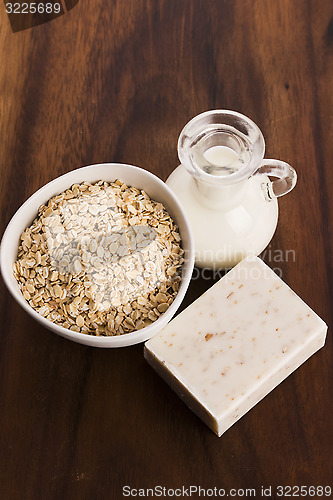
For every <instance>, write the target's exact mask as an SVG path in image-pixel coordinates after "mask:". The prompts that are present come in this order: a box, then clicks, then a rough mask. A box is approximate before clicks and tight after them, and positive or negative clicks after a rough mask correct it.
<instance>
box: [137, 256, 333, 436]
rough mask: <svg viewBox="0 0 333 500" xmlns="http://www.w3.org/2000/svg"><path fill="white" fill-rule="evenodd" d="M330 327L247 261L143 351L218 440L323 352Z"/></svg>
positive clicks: (276, 279) (263, 267) (261, 267)
mask: <svg viewBox="0 0 333 500" xmlns="http://www.w3.org/2000/svg"><path fill="white" fill-rule="evenodd" d="M326 332H327V326H326V324H325V323H324V321H323V320H321V319H320V318H319V316H317V314H316V313H314V312H313V311H312V309H310V307H309V306H307V305H306V304H305V303H304V302H303V301H302V300H301V299H300V298H299V297H298V296H297V295H296V294H295V293H294V292H293V291H292V290H291V289H290V288H289V287H288V285H286V284H285V283H284V282H283V281H282V280H281V279H280V278H279V277H278V276H277V275H276V274H275V273H274V272H273V271H272V270H271V269H270V268H269V267H268V266H267V265H266V264H265V263H264V262H263V261H262V260H260V259H259V258H246V259H244V260H243V261H242V262H240V263H239V264H238V265H237V266H236V267H234V268H233V269H232V270H231V271H230V272H229V273H228V274H226V275H225V276H224V277H223V278H222V279H221V280H220V281H219V282H217V283H216V284H215V285H214V286H212V287H211V288H210V289H209V290H208V291H207V292H206V293H204V294H203V295H202V296H201V297H199V298H198V299H197V300H196V301H195V302H193V303H192V304H191V305H190V306H189V307H187V309H185V310H184V311H183V312H181V313H180V314H179V315H178V316H177V317H176V318H175V319H173V320H172V321H171V322H170V323H169V324H168V325H167V326H166V327H165V328H164V329H163V330H162V331H161V333H160V334H158V335H157V336H155V337H153V338H152V339H150V340H149V341H148V342H146V344H145V358H146V360H147V361H148V362H149V363H150V364H151V366H152V367H153V368H154V369H155V370H156V371H157V372H158V373H159V374H160V375H161V376H162V377H163V378H164V379H165V381H166V382H167V383H168V384H169V385H170V386H171V387H172V388H173V389H174V390H175V391H176V392H177V393H178V395H179V396H180V397H181V398H182V399H183V400H184V402H185V403H186V404H187V405H188V406H189V407H190V408H191V409H192V410H193V411H194V412H195V413H196V414H197V415H198V416H199V417H200V418H201V419H202V420H203V421H204V422H205V423H206V424H207V425H208V426H209V427H210V428H211V429H212V430H213V431H214V432H215V433H216V434H217V435H218V436H221V435H222V434H223V433H224V432H225V431H226V430H227V429H228V428H229V427H230V426H231V425H233V424H234V423H235V422H236V421H237V420H238V419H239V418H241V417H242V416H243V415H244V414H245V413H246V412H247V411H248V410H250V409H251V408H252V407H253V406H254V405H256V404H257V403H258V402H259V401H260V400H261V399H262V398H263V397H264V396H266V395H267V394H268V393H269V392H270V391H271V390H272V389H274V387H276V386H277V385H278V384H279V383H280V382H282V380H284V379H285V378H286V377H287V376H288V375H290V373H291V372H293V371H294V370H295V369H296V368H298V367H299V366H300V365H301V364H302V363H303V362H304V361H305V360H306V359H308V358H309V357H310V356H311V355H312V354H314V353H315V352H316V351H317V350H318V349H320V348H321V347H322V346H323V345H324V343H325V338H326Z"/></svg>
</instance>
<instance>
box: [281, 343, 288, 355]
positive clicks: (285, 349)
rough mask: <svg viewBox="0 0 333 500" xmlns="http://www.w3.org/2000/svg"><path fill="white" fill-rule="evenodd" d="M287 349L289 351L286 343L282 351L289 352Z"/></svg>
mask: <svg viewBox="0 0 333 500" xmlns="http://www.w3.org/2000/svg"><path fill="white" fill-rule="evenodd" d="M287 351H288V347H287V346H286V345H285V346H283V347H282V352H283V354H284V353H285V352H287Z"/></svg>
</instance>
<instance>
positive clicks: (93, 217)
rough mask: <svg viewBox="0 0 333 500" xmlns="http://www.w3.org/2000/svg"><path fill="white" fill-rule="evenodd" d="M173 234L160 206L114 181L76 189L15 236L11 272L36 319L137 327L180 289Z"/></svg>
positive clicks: (114, 329)
mask: <svg viewBox="0 0 333 500" xmlns="http://www.w3.org/2000/svg"><path fill="white" fill-rule="evenodd" d="M180 242H181V238H180V234H179V231H178V227H177V226H176V224H175V223H174V221H173V220H172V218H171V217H170V215H169V214H168V213H167V211H166V209H165V208H164V206H163V205H162V204H161V203H159V202H156V201H154V200H151V199H150V198H149V196H148V195H147V193H145V192H144V191H142V190H139V189H136V188H133V187H128V186H127V185H126V184H124V183H123V182H121V181H120V180H116V181H115V182H112V183H109V182H103V181H98V182H96V183H94V184H90V183H88V182H83V183H81V184H74V185H73V186H72V187H71V189H68V190H66V191H65V192H63V193H60V194H59V195H57V196H54V197H53V198H51V199H50V200H49V201H48V202H47V203H46V204H44V205H42V206H41V207H40V208H39V211H38V214H37V217H36V218H35V220H34V221H33V223H32V224H31V226H30V227H28V228H26V229H25V231H24V232H23V233H22V236H21V243H20V245H19V249H18V255H17V260H16V262H15V263H14V265H13V273H14V276H15V278H16V279H17V281H18V284H19V287H20V289H21V291H22V294H23V296H24V298H25V299H26V300H27V301H28V302H29V304H30V305H31V307H33V308H34V309H35V310H36V311H37V312H38V313H39V314H41V315H43V316H44V317H46V318H47V319H49V320H50V321H53V322H54V323H56V324H58V325H60V326H63V327H65V328H68V329H70V330H72V331H75V332H81V333H85V334H89V335H98V336H101V335H102V336H113V335H121V334H124V333H130V332H133V331H135V330H139V329H141V328H144V327H145V326H147V325H149V324H151V323H152V322H153V321H156V319H157V318H158V317H159V316H160V315H161V314H163V313H164V312H165V311H167V309H168V308H169V307H170V305H171V304H172V302H173V300H174V298H175V296H176V295H177V292H178V290H179V286H180V282H181V268H182V263H183V257H182V256H183V250H182V247H181V244H180Z"/></svg>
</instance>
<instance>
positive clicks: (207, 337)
mask: <svg viewBox="0 0 333 500" xmlns="http://www.w3.org/2000/svg"><path fill="white" fill-rule="evenodd" d="M212 336H213V334H212V333H206V335H205V339H206V342H208V340H209V339H211V338H212Z"/></svg>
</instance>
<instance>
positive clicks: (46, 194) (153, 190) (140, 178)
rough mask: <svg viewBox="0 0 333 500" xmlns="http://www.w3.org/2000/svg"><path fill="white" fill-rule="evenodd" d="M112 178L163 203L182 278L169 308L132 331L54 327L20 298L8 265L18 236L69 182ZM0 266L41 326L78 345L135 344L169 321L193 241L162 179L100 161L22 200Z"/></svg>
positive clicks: (184, 283)
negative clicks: (180, 254) (174, 230)
mask: <svg viewBox="0 0 333 500" xmlns="http://www.w3.org/2000/svg"><path fill="white" fill-rule="evenodd" d="M116 179H120V180H122V181H123V182H124V183H125V184H127V185H129V186H134V187H136V188H139V189H144V190H145V191H146V192H147V194H148V195H149V196H150V197H151V198H152V199H154V200H156V201H159V202H161V203H163V205H164V206H165V207H166V209H167V211H168V212H169V214H170V215H171V216H172V218H173V219H174V220H175V222H176V224H177V225H178V227H179V231H180V235H181V239H182V246H183V249H184V251H185V255H184V258H185V263H184V265H183V272H182V280H181V285H180V288H179V291H178V294H177V296H176V298H175V300H174V301H173V303H172V304H171V306H170V307H169V309H168V310H167V311H166V312H165V313H164V314H162V315H161V316H160V317H159V318H158V319H157V320H156V321H154V322H153V323H152V324H151V325H149V326H147V327H145V328H142V329H141V330H137V331H135V332H132V333H127V334H124V335H119V336H115V337H95V336H91V335H86V334H84V333H78V332H74V331H71V330H68V329H67V328H63V327H62V326H58V325H56V324H54V323H52V322H51V321H49V320H47V319H46V318H44V317H43V316H41V315H40V314H39V313H37V312H36V311H35V310H34V309H33V308H32V307H31V306H30V305H29V304H28V302H27V301H26V300H25V299H24V297H23V295H22V293H21V291H20V289H19V286H18V284H17V281H16V279H15V277H14V275H13V272H12V266H13V263H14V262H15V260H16V257H17V250H18V246H19V242H20V236H21V234H22V232H23V231H24V229H25V228H26V227H28V226H29V225H30V224H31V223H32V221H33V219H34V218H35V217H36V215H37V211H38V208H39V207H40V205H42V204H43V203H45V202H46V201H48V200H49V199H50V198H52V196H54V195H56V194H58V193H60V192H62V191H64V190H66V189H68V188H69V187H70V186H71V185H72V184H75V183H80V182H83V181H88V182H96V181H99V180H105V181H108V182H112V181H115V180H116ZM0 265H1V274H2V277H3V279H4V282H5V284H6V286H7V287H8V289H9V291H10V293H11V294H12V296H13V297H14V299H15V300H16V301H17V302H18V303H19V304H20V305H21V306H22V307H23V309H25V311H27V312H28V313H29V314H30V315H31V316H32V317H33V318H35V319H36V320H37V321H38V322H39V323H41V324H42V325H43V326H45V327H46V328H48V329H50V330H52V331H53V332H55V333H57V334H58V335H61V336H62V337H65V338H67V339H69V340H73V341H74V342H78V343H80V344H85V345H90V346H96V347H123V346H129V345H133V344H138V343H140V342H143V341H145V340H147V339H149V338H151V337H152V336H153V335H155V334H156V333H158V332H159V331H160V330H161V329H162V328H163V327H164V326H165V325H166V324H167V323H168V322H169V321H170V320H171V318H172V317H173V315H174V314H175V312H176V311H177V309H178V307H179V306H180V304H181V302H182V300H183V298H184V295H185V292H186V290H187V287H188V285H189V282H190V279H191V276H192V271H193V266H194V243H193V238H192V234H191V230H190V226H189V222H188V220H187V218H186V215H185V214H184V212H183V210H182V208H181V206H180V204H179V202H178V200H177V198H176V197H175V195H174V194H173V192H172V191H171V190H170V189H169V188H168V186H167V185H166V184H165V183H164V182H163V181H161V180H160V179H159V178H158V177H156V176H155V175H153V174H152V173H150V172H148V171H147V170H143V169H141V168H139V167H134V166H132V165H125V164H121V163H102V164H97V165H90V166H88V167H82V168H79V169H77V170H73V171H71V172H68V173H67V174H64V175H62V176H61V177H58V178H57V179H54V180H53V181H51V182H49V183H48V184H46V185H45V186H43V187H42V188H40V189H39V190H38V191H37V192H36V193H35V194H33V195H32V196H31V197H30V198H29V199H28V200H27V201H26V202H25V203H23V205H22V206H21V207H20V208H19V209H18V211H17V212H16V213H15V215H14V216H13V217H12V219H11V221H10V222H9V224H8V226H7V229H6V231H5V233H4V235H3V237H2V241H1V247H0Z"/></svg>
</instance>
